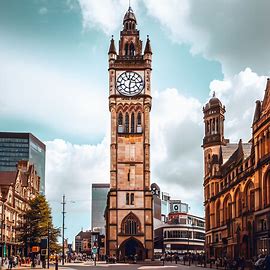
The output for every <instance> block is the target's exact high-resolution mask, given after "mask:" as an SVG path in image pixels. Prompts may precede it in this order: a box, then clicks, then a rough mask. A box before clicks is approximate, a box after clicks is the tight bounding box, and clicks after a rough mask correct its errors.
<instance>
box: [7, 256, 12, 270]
mask: <svg viewBox="0 0 270 270" xmlns="http://www.w3.org/2000/svg"><path fill="white" fill-rule="evenodd" d="M12 266H13V258H12V256H10V257H9V259H8V269H12Z"/></svg>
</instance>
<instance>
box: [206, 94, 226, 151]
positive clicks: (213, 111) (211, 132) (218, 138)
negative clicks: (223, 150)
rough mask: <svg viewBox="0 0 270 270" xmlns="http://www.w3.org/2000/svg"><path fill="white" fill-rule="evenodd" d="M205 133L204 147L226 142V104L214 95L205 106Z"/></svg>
mask: <svg viewBox="0 0 270 270" xmlns="http://www.w3.org/2000/svg"><path fill="white" fill-rule="evenodd" d="M203 113H204V124H205V134H204V139H203V147H204V148H205V147H208V146H214V145H223V144H226V140H225V139H224V119H225V117H224V114H225V106H223V105H222V103H221V102H220V100H219V99H218V98H217V97H216V95H215V92H214V94H213V97H212V98H211V99H210V100H209V102H208V103H207V104H206V105H205V107H204V108H203Z"/></svg>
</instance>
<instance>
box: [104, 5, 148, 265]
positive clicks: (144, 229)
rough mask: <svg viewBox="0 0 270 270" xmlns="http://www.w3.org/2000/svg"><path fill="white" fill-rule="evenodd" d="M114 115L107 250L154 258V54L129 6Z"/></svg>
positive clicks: (112, 94) (114, 86)
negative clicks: (152, 77)
mask: <svg viewBox="0 0 270 270" xmlns="http://www.w3.org/2000/svg"><path fill="white" fill-rule="evenodd" d="M108 56H109V109H110V113H111V146H110V152H111V165H110V190H109V193H108V199H107V208H106V213H105V215H106V252H107V255H108V256H116V257H117V259H119V260H124V258H127V257H133V256H134V255H137V258H138V260H144V259H147V258H152V257H153V213H152V194H151V190H150V110H151V100H152V97H151V70H152V68H151V63H152V50H151V46H150V40H149V38H147V41H146V45H145V47H144V51H143V44H142V41H141V40H140V35H139V30H138V29H137V20H136V17H135V14H134V12H133V10H132V9H131V8H130V7H129V9H128V11H127V12H126V14H125V16H124V20H123V30H122V31H121V32H120V41H119V49H118V50H116V47H115V44H114V39H113V38H112V40H111V44H110V48H109V53H108Z"/></svg>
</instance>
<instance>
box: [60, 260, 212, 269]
mask: <svg viewBox="0 0 270 270" xmlns="http://www.w3.org/2000/svg"><path fill="white" fill-rule="evenodd" d="M59 268H62V270H87V269H91V270H92V269H93V270H95V269H97V270H102V269H107V270H114V269H115V270H125V269H128V270H137V269H140V270H147V269H149V270H151V269H164V270H167V269H170V270H173V269H175V270H178V269H180V270H193V269H194V270H195V269H201V270H203V269H204V270H207V269H209V268H202V267H196V266H194V265H191V266H185V265H180V264H177V265H176V264H174V263H169V262H167V263H166V264H165V266H163V265H162V264H161V265H160V264H159V265H158V263H155V265H150V264H149V265H148V264H145V265H142V264H139V263H138V264H120V263H117V264H105V263H97V266H94V265H93V263H86V264H78V263H72V264H66V265H65V266H59ZM60 270H61V269H60ZM212 270H213V269H212Z"/></svg>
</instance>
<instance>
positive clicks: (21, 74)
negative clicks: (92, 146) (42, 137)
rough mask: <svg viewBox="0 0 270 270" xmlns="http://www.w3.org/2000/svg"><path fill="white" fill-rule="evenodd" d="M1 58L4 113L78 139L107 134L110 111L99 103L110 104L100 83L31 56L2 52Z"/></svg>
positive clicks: (0, 68) (0, 82) (0, 73)
mask: <svg viewBox="0 0 270 270" xmlns="http://www.w3.org/2000/svg"><path fill="white" fill-rule="evenodd" d="M0 58H1V63H2V64H1V65H0V87H1V89H5V91H2V92H1V107H0V113H1V117H3V118H5V117H6V118H7V119H9V118H13V119H21V121H28V122H33V123H36V124H41V125H42V126H43V127H44V128H47V129H49V130H56V131H58V134H59V133H60V132H61V133H62V134H69V135H71V136H73V137H75V136H77V138H78V139H79V138H83V139H85V138H90V135H91V138H95V137H97V136H99V137H100V136H103V135H104V133H105V130H106V127H107V126H108V116H109V114H108V112H107V111H106V110H100V104H107V95H106V94H107V92H106V91H103V89H102V90H100V88H101V86H100V85H98V84H95V82H93V81H91V80H89V81H83V80H79V79H77V78H72V77H71V76H69V75H68V74H65V73H62V72H61V71H59V70H54V69H52V68H51V67H46V66H42V65H37V64H36V63H34V62H32V60H31V59H30V58H29V59H28V61H27V62H26V61H24V59H23V58H20V59H14V58H12V56H11V55H9V57H7V55H4V54H2V55H1V53H0ZM99 90H100V91H99ZM93 101H95V102H93ZM97 115H98V118H97Z"/></svg>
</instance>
